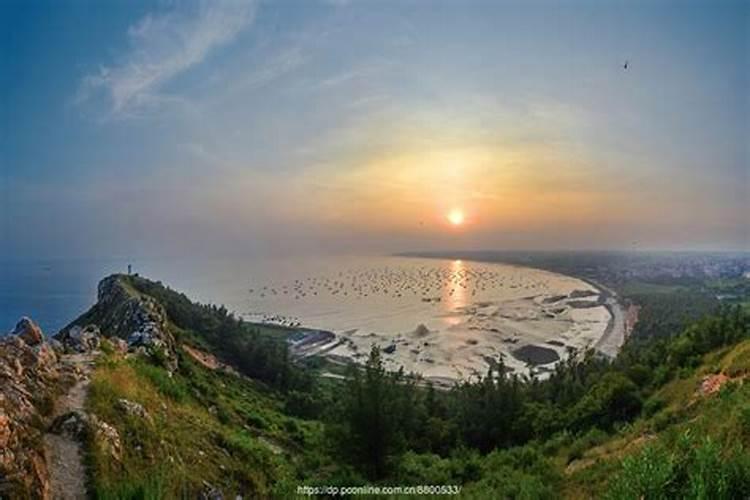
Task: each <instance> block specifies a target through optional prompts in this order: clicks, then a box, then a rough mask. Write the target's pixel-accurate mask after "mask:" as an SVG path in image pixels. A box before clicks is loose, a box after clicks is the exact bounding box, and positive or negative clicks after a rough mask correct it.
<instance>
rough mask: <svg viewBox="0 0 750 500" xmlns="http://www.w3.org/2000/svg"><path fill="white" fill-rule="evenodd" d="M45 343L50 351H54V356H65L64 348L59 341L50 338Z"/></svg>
mask: <svg viewBox="0 0 750 500" xmlns="http://www.w3.org/2000/svg"><path fill="white" fill-rule="evenodd" d="M47 343H48V344H49V346H50V347H51V348H52V350H53V351H55V354H57V355H60V354H65V346H64V345H63V343H62V342H60V341H59V340H57V339H55V338H51V339H49V341H48V342H47Z"/></svg>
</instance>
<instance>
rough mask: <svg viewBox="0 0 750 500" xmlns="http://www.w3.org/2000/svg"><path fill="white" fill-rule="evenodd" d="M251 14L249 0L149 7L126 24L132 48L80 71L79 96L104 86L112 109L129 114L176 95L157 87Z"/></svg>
mask: <svg viewBox="0 0 750 500" xmlns="http://www.w3.org/2000/svg"><path fill="white" fill-rule="evenodd" d="M254 14H255V2H254V1H253V0H213V1H208V0H201V1H199V2H198V3H197V4H191V5H189V6H188V5H184V4H180V5H179V7H177V8H174V9H172V10H170V11H167V12H160V13H150V14H148V15H146V16H144V17H143V18H141V19H140V20H139V21H138V22H137V23H135V24H134V25H132V26H131V27H130V28H129V29H128V39H129V45H130V48H129V50H128V52H127V53H126V54H125V55H124V56H123V57H122V59H121V60H120V61H119V62H118V63H116V64H114V65H111V66H101V67H100V68H99V71H97V72H96V73H94V74H89V75H87V76H85V77H84V79H83V81H82V84H81V88H80V94H79V100H86V99H88V98H90V97H91V96H92V95H93V94H94V93H96V92H104V94H105V96H106V98H107V100H108V101H109V105H110V106H111V111H112V113H113V114H115V115H118V116H128V115H132V114H137V113H139V112H142V111H143V110H145V109H151V108H153V107H154V106H158V105H159V104H160V103H163V102H164V101H165V100H169V99H174V98H173V97H170V96H167V95H164V94H162V93H160V90H161V88H162V87H163V86H164V85H165V84H167V83H168V82H169V81H170V80H172V79H173V78H175V77H176V76H178V75H180V74H181V73H183V72H185V71H187V70H189V69H190V68H191V67H193V66H195V65H197V64H200V63H201V62H203V61H204V60H205V59H206V57H208V55H209V54H210V53H211V52H212V51H214V50H215V49H216V48H218V47H220V46H222V45H225V44H227V43H229V42H230V41H232V40H233V39H234V38H235V37H236V36H237V35H238V34H239V33H240V32H241V31H242V30H243V29H244V28H246V27H247V26H249V25H250V24H251V23H252V22H253V19H254Z"/></svg>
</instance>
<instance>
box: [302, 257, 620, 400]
mask: <svg viewBox="0 0 750 500" xmlns="http://www.w3.org/2000/svg"><path fill="white" fill-rule="evenodd" d="M409 257H416V258H422V257H421V256H416V255H415V256H409ZM429 258H430V259H437V260H443V261H445V260H452V259H450V258H449V257H446V256H440V257H429ZM465 260H466V261H471V262H476V263H482V264H489V265H500V266H505V267H509V268H515V269H520V270H529V269H532V270H534V271H537V272H540V273H549V275H552V276H553V278H552V279H553V280H558V279H559V280H561V281H562V282H563V283H565V282H567V285H565V287H567V288H565V287H564V288H563V289H561V290H560V291H559V292H553V291H551V290H548V291H547V292H546V293H543V294H541V295H539V294H538V292H537V294H534V292H531V293H532V294H531V295H526V296H523V295H521V296H517V298H515V299H508V298H505V299H504V298H502V297H499V298H498V299H497V300H492V301H480V302H477V303H467V304H466V305H465V306H462V307H461V308H459V310H458V311H457V314H456V315H455V318H456V319H457V320H458V318H463V319H461V321H466V323H461V324H460V325H459V324H457V325H456V326H455V327H450V328H448V329H447V330H442V331H437V330H432V329H429V330H427V329H425V331H424V332H423V333H422V334H421V335H417V334H416V332H411V331H402V333H396V332H394V333H393V334H392V335H391V336H390V337H389V336H388V335H378V336H375V334H372V333H369V334H366V332H365V331H359V332H357V330H356V329H354V330H351V331H346V332H344V331H338V330H331V329H330V328H328V329H326V328H323V329H320V328H302V329H301V331H300V333H301V338H300V337H298V338H296V339H295V340H293V341H291V342H290V346H291V348H292V354H293V355H294V356H295V357H296V358H298V359H301V358H306V357H309V356H322V357H324V358H326V359H328V360H329V361H330V362H332V363H334V364H335V365H341V364H348V363H355V364H356V363H362V362H364V360H365V359H366V356H365V354H366V352H367V351H368V350H369V345H371V344H369V343H368V345H367V346H365V345H364V344H363V343H362V342H363V339H362V337H367V338H368V341H367V342H371V343H374V344H378V345H380V347H381V349H384V351H385V360H386V362H387V364H388V365H390V366H388V368H389V369H398V368H399V366H403V367H404V368H405V369H406V370H407V371H414V372H416V373H420V374H421V375H422V376H423V378H424V379H425V380H430V381H432V382H435V383H436V385H440V386H444V385H447V386H450V385H452V384H453V383H455V382H457V381H459V380H466V379H471V378H473V377H476V376H482V375H484V374H485V373H486V370H487V366H496V365H497V361H498V359H501V358H502V359H503V361H504V364H505V366H506V370H509V371H510V372H513V373H517V374H519V375H528V376H533V377H537V378H545V377H547V376H548V375H549V373H551V372H552V371H553V370H554V366H555V364H556V363H558V362H560V361H562V360H564V359H565V358H566V357H567V355H568V352H569V351H568V349H569V348H573V349H575V350H576V351H577V352H584V351H585V350H586V349H589V348H594V349H596V350H597V351H598V352H599V353H601V354H602V355H604V356H606V357H608V358H613V357H615V356H616V355H617V352H618V351H619V349H620V347H621V345H622V342H623V341H624V338H625V312H624V310H623V308H622V306H621V304H620V303H619V301H618V298H617V296H616V294H615V293H614V292H613V291H612V290H610V289H609V288H607V287H605V286H603V285H601V284H599V283H597V282H595V281H593V280H591V279H586V278H581V277H578V276H573V275H570V274H565V273H561V272H558V271H554V270H551V269H545V268H541V267H537V266H533V265H522V264H519V263H506V262H500V261H486V260H479V259H465ZM555 277H556V278H555ZM571 283H572V284H571ZM575 283H578V284H579V285H578V286H576V285H575ZM582 285H586V286H585V287H583V286H582ZM565 289H567V291H563V290H565ZM559 293H561V295H558V294H559ZM594 296H595V297H596V300H591V299H594ZM587 299H588V300H587ZM551 311H552V312H554V313H555V314H554V317H553V315H550V314H549V313H550V312H551ZM460 315H466V316H460ZM546 317H549V318H550V319H546ZM494 318H496V319H494ZM472 325H473V326H472ZM565 325H569V326H565ZM597 325H598V326H597ZM304 326H308V325H304ZM453 328H459V329H461V328H462V330H461V331H463V332H465V333H459V330H457V331H456V332H455V333H453V332H452V329H453ZM471 330H474V331H471ZM302 331H306V332H307V335H305V334H304V333H302ZM323 332H325V335H322V333H323ZM422 335H424V337H423V336H422ZM428 340H429V344H430V345H429V347H427V346H428V342H425V341H428ZM434 342H436V343H434ZM423 343H424V346H423V345H422V344H423ZM357 344H360V345H357ZM365 347H366V348H365ZM386 348H387V349H386ZM425 362H426V363H427V364H425Z"/></svg>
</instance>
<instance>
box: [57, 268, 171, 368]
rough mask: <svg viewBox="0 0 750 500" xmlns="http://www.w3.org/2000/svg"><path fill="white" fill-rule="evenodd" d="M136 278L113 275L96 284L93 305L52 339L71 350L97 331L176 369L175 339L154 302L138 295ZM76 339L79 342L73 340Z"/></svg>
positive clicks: (161, 309) (148, 297)
mask: <svg viewBox="0 0 750 500" xmlns="http://www.w3.org/2000/svg"><path fill="white" fill-rule="evenodd" d="M139 279H141V280H142V278H137V277H135V276H125V275H120V274H114V275H112V276H108V277H106V278H104V279H103V280H102V281H101V282H100V283H99V288H98V294H97V303H96V304H95V305H94V306H93V307H92V308H91V309H90V310H89V311H87V312H86V313H84V314H83V315H82V316H81V317H79V318H78V319H76V320H75V321H74V322H73V323H71V324H70V325H68V326H67V327H65V328H64V329H63V330H61V331H60V333H59V334H58V335H57V336H56V337H55V338H56V339H57V340H59V341H60V342H62V343H63V345H66V342H67V344H68V345H70V346H71V348H73V349H75V348H77V347H76V346H78V345H81V344H85V343H86V340H85V338H86V333H87V332H93V331H94V330H93V329H94V328H96V332H101V335H103V336H104V337H116V338H119V339H122V340H124V341H125V342H127V346H128V350H130V351H145V352H147V353H149V354H152V355H156V356H158V357H159V358H161V359H163V360H164V363H165V365H166V367H167V368H168V369H170V370H171V371H174V370H175V369H176V368H177V355H176V352H175V340H174V337H173V336H172V333H171V332H170V330H169V325H168V320H167V313H166V311H165V310H164V307H162V306H161V304H159V303H158V302H157V301H156V299H154V298H153V297H150V296H148V295H146V294H143V293H140V292H139V291H138V290H137V289H136V287H135V286H134V285H135V284H137V283H136V280H139ZM76 337H78V338H80V339H81V340H76Z"/></svg>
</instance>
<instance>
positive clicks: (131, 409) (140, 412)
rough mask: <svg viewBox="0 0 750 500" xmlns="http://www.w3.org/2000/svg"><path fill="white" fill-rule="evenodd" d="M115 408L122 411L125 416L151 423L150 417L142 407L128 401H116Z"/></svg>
mask: <svg viewBox="0 0 750 500" xmlns="http://www.w3.org/2000/svg"><path fill="white" fill-rule="evenodd" d="M117 407H118V408H119V409H120V410H122V411H123V412H124V413H125V414H126V415H130V416H134V417H140V418H142V419H145V420H148V421H149V422H150V421H152V419H151V415H150V414H149V413H148V412H147V411H146V409H145V408H144V407H143V405H141V404H139V403H135V402H133V401H128V400H127V399H118V400H117Z"/></svg>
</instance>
